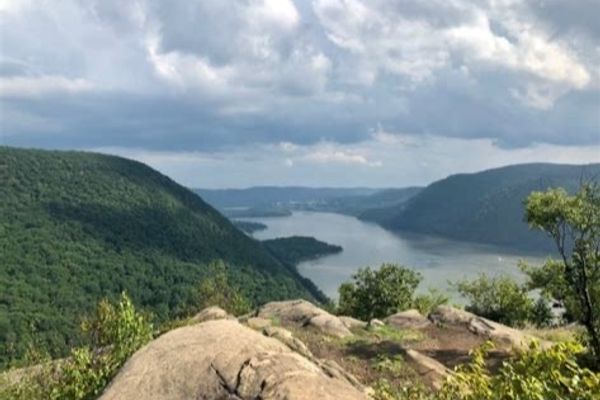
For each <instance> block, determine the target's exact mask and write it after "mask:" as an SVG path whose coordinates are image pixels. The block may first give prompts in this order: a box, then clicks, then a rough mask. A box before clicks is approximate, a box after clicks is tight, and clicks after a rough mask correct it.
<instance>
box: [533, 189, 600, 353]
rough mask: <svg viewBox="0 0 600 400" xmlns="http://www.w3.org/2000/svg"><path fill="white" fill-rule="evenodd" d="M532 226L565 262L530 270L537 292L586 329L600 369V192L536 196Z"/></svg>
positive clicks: (549, 192) (553, 192) (555, 191)
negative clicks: (547, 295)
mask: <svg viewBox="0 0 600 400" xmlns="http://www.w3.org/2000/svg"><path fill="white" fill-rule="evenodd" d="M525 205H526V212H525V216H526V220H527V222H528V223H529V225H530V226H531V227H533V228H536V229H539V230H542V231H544V232H546V233H547V234H548V235H549V236H550V237H551V238H552V239H553V240H554V243H555V244H556V248H557V250H558V253H559V254H560V257H561V262H556V261H555V260H551V261H549V262H548V263H546V265H545V266H544V267H542V268H541V269H538V270H536V269H535V268H529V275H530V277H532V279H531V282H530V284H531V286H535V284H536V283H537V284H538V285H539V284H544V283H545V284H546V285H547V286H541V288H542V289H546V291H549V292H551V293H552V294H553V295H557V296H560V297H561V300H564V301H565V303H566V306H567V310H568V311H569V312H570V313H571V314H572V316H573V318H575V319H576V320H577V321H579V322H580V323H581V324H582V325H583V326H585V328H586V331H587V336H588V340H589V346H590V349H591V351H592V353H593V354H594V356H595V358H596V361H597V362H598V363H600V188H599V187H598V185H597V184H591V183H590V184H584V185H582V186H581V188H580V189H579V191H578V192H577V193H576V194H575V195H569V194H568V193H567V192H566V191H565V190H563V189H550V190H547V191H545V192H533V193H532V194H531V195H530V196H529V197H528V198H527V200H526V202H525Z"/></svg>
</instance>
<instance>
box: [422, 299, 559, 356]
mask: <svg viewBox="0 0 600 400" xmlns="http://www.w3.org/2000/svg"><path fill="white" fill-rule="evenodd" d="M429 319H430V320H431V321H432V322H434V323H436V324H442V325H444V324H446V325H454V326H461V327H464V328H465V329H467V330H468V331H469V332H471V333H472V334H474V335H477V336H479V337H482V338H484V339H491V340H493V341H494V342H496V343H498V344H501V345H504V346H507V347H515V348H523V347H527V346H528V345H529V343H530V342H531V341H532V340H537V341H538V342H542V343H541V344H542V346H546V345H549V343H548V342H544V341H540V340H539V339H535V338H534V337H533V336H530V335H527V334H526V333H523V332H522V331H520V330H518V329H514V328H511V327H509V326H506V325H502V324H499V323H497V322H494V321H490V320H488V319H485V318H482V317H479V316H477V315H475V314H473V313H470V312H468V311H465V310H460V309H458V308H455V307H451V306H447V305H443V306H439V307H437V308H436V309H435V310H433V311H432V312H431V314H429Z"/></svg>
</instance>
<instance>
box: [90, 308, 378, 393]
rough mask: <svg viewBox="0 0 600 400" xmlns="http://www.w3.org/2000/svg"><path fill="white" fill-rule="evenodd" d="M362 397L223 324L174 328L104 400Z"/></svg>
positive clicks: (130, 365)
mask: <svg viewBox="0 0 600 400" xmlns="http://www.w3.org/2000/svg"><path fill="white" fill-rule="evenodd" d="M258 398H260V399H263V400H275V399H277V400H280V399H287V400H309V399H310V400H313V399H319V400H336V399H346V400H366V399H367V397H366V395H365V394H364V393H363V392H361V391H360V390H358V389H357V388H355V387H354V386H353V385H352V383H350V382H349V381H348V380H346V379H344V377H343V375H342V374H332V373H331V372H330V371H329V370H326V369H324V368H322V367H320V366H318V365H317V364H315V363H314V362H312V361H310V360H308V359H307V358H305V357H303V356H301V355H300V354H298V353H296V352H294V351H292V350H290V348H289V347H287V346H286V345H284V344H283V343H281V342H280V341H278V340H276V339H274V338H269V337H266V336H263V335H262V334H260V333H258V332H256V331H254V330H252V329H250V328H247V327H244V326H243V325H241V324H239V323H238V322H237V321H233V320H228V319H222V320H215V321H208V322H204V323H199V324H195V325H191V326H186V327H183V328H179V329H175V330H173V331H171V332H168V333H166V334H165V335H163V336H161V337H159V338H158V339H156V340H154V341H152V342H150V343H149V344H148V345H146V346H145V347H143V348H142V349H140V350H139V351H137V352H136V353H135V354H134V355H133V356H132V357H131V359H129V361H127V362H126V363H125V365H124V366H123V368H122V369H121V371H120V372H119V373H118V375H117V376H116V377H115V378H114V379H113V381H112V382H111V384H110V385H109V386H108V388H107V389H106V391H105V392H104V393H103V395H102V396H101V397H100V399H102V400H117V399H119V400H134V399H136V400H137V399H147V400H167V399H168V400H184V399H186V400H187V399H200V400H218V399H231V400H246V399H248V400H249V399H258Z"/></svg>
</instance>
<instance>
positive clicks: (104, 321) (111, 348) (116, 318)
mask: <svg viewBox="0 0 600 400" xmlns="http://www.w3.org/2000/svg"><path fill="white" fill-rule="evenodd" d="M82 331H83V332H84V334H85V335H86V337H87V339H88V340H87V342H88V344H87V345H86V346H83V347H77V348H74V349H72V350H71V353H70V355H69V357H67V358H66V359H64V360H58V361H54V362H50V361H44V362H43V363H41V364H38V365H37V366H35V367H32V368H31V369H30V370H28V371H25V372H24V373H23V374H24V375H23V376H22V377H21V379H18V380H16V381H15V382H14V383H13V384H8V385H6V386H4V388H3V389H2V390H4V392H2V391H0V395H1V396H2V398H6V399H7V400H17V399H18V400H21V399H22V400H36V399H40V400H42V399H44V400H45V399H49V400H83V399H95V398H97V397H98V396H99V394H100V393H101V392H102V390H103V389H104V387H105V386H106V385H107V384H108V383H109V382H110V380H111V379H112V377H113V376H114V375H115V374H116V372H117V371H118V370H119V368H120V367H121V365H123V363H124V362H125V361H126V360H127V359H128V358H129V357H130V356H131V355H132V354H133V353H134V352H135V351H136V350H137V349H138V348H140V347H141V346H143V345H144V344H145V343H147V342H148V341H149V340H150V339H151V338H152V325H151V324H150V323H149V322H148V318H147V316H145V315H143V314H140V313H139V312H137V311H136V310H135V307H134V306H133V304H132V303H131V300H130V299H129V297H128V296H127V295H126V294H124V293H123V294H122V295H121V298H120V300H119V301H118V302H117V304H116V305H113V304H112V303H110V302H108V301H107V300H102V301H101V302H100V303H99V304H98V307H97V309H96V312H95V314H94V315H93V316H92V317H91V318H89V319H87V320H86V321H85V322H84V323H83V324H82Z"/></svg>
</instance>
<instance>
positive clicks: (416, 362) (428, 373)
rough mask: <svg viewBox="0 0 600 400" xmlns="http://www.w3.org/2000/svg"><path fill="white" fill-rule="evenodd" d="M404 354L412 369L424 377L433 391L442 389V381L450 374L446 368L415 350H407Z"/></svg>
mask: <svg viewBox="0 0 600 400" xmlns="http://www.w3.org/2000/svg"><path fill="white" fill-rule="evenodd" d="M404 354H405V357H406V360H407V361H408V362H409V363H411V364H412V366H413V369H414V370H415V371H416V372H417V373H418V374H419V375H421V376H422V377H424V378H425V379H426V380H427V381H428V382H429V383H430V385H431V386H432V387H433V388H434V389H436V390H439V389H440V388H441V387H442V385H443V384H444V380H445V379H446V377H447V376H448V374H449V373H450V370H448V368H446V367H445V366H444V365H443V364H442V363H440V362H439V361H437V360H435V359H433V358H431V357H427V356H426V355H424V354H422V353H419V352H418V351H416V350H412V349H407V350H405V353H404Z"/></svg>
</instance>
